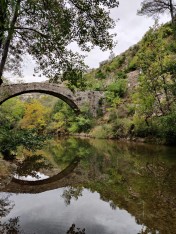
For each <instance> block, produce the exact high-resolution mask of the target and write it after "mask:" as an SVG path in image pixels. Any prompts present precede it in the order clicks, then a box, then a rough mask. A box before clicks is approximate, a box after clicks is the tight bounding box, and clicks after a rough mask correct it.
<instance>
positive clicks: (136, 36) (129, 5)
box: [23, 0, 170, 82]
mask: <svg viewBox="0 0 176 234" xmlns="http://www.w3.org/2000/svg"><path fill="white" fill-rule="evenodd" d="M119 1H120V5H119V7H118V8H116V9H113V10H111V16H112V18H113V19H114V20H116V21H118V22H117V23H116V27H115V29H114V30H113V32H115V33H117V36H116V38H115V40H116V41H117V42H118V43H117V45H116V47H115V48H114V50H113V52H114V53H115V55H118V54H120V53H122V52H123V51H125V50H127V49H128V48H129V47H130V46H132V45H134V44H136V43H137V42H138V41H139V40H140V39H141V38H142V36H143V35H144V34H145V32H146V31H147V30H148V29H149V27H150V26H152V25H153V24H154V20H153V19H152V18H148V17H145V16H137V15H136V12H137V9H139V8H140V4H141V2H142V0H119ZM118 19H119V20H118ZM168 20H170V19H169V16H168V15H165V16H163V15H162V18H161V19H160V23H165V22H166V21H168ZM71 48H72V50H73V51H80V50H79V48H78V47H77V46H76V45H75V44H73V45H71ZM109 55H110V51H106V52H102V51H101V50H99V49H98V48H95V49H94V50H92V51H91V52H89V53H87V57H86V59H85V62H86V64H87V65H88V66H89V67H90V68H97V67H98V66H99V63H100V62H101V61H103V60H106V59H108V57H109ZM33 67H34V62H33V61H32V60H30V59H26V63H25V65H24V78H23V80H24V81H25V82H32V81H41V80H43V79H44V77H39V78H36V77H33Z"/></svg>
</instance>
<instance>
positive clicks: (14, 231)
mask: <svg viewBox="0 0 176 234" xmlns="http://www.w3.org/2000/svg"><path fill="white" fill-rule="evenodd" d="M0 233H2V234H23V233H24V231H23V230H22V229H21V227H20V225H19V217H15V218H13V219H12V218H11V219H9V220H8V222H4V223H1V222H0Z"/></svg>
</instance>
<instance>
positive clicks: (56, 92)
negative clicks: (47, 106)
mask: <svg viewBox="0 0 176 234" xmlns="http://www.w3.org/2000/svg"><path fill="white" fill-rule="evenodd" d="M34 92H35V93H44V94H49V95H52V96H55V97H58V98H60V99H61V100H63V101H64V102H66V103H67V104H68V105H69V106H70V107H71V108H72V109H73V110H74V111H75V112H79V110H80V109H81V106H82V105H84V104H87V105H88V106H89V109H90V112H91V113H92V114H93V115H94V116H96V114H97V111H98V109H100V108H101V107H102V99H104V92H101V91H78V92H72V91H71V90H69V89H68V88H65V87H61V86H59V85H57V84H51V83H40V82H36V83H24V84H11V85H2V86H0V104H2V103H3V102H5V101H6V100H8V99H10V98H12V97H15V96H19V95H21V94H24V93H34Z"/></svg>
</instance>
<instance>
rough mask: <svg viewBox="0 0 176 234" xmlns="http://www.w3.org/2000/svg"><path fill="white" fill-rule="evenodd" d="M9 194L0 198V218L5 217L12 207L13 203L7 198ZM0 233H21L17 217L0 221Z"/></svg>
mask: <svg viewBox="0 0 176 234" xmlns="http://www.w3.org/2000/svg"><path fill="white" fill-rule="evenodd" d="M9 197H10V196H6V197H5V196H4V197H1V198H0V218H1V219H2V218H3V217H6V216H7V215H8V214H9V213H10V211H11V210H12V209H13V207H14V205H15V204H14V203H13V202H12V201H10V200H9ZM0 233H2V234H16V233H23V231H22V230H21V228H20V225H19V217H15V218H13V219H12V218H11V219H9V220H8V221H7V222H2V221H0Z"/></svg>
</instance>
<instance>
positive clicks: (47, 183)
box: [1, 158, 82, 194]
mask: <svg viewBox="0 0 176 234" xmlns="http://www.w3.org/2000/svg"><path fill="white" fill-rule="evenodd" d="M79 162H80V159H79V158H76V159H74V160H73V161H72V162H71V163H70V165H69V166H67V167H66V168H65V169H64V170H63V171H61V172H60V173H58V174H57V175H54V176H52V177H50V178H47V179H43V180H37V181H28V180H20V179H16V178H13V179H12V180H11V182H10V183H9V184H8V185H6V187H5V188H4V189H2V190H1V192H8V193H17V194H18V193H32V194H35V193H42V192H45V191H49V190H54V189H57V188H62V187H67V186H72V185H75V184H77V183H80V182H81V180H82V178H81V176H80V175H77V174H76V171H75V169H76V167H77V166H78V164H79Z"/></svg>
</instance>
